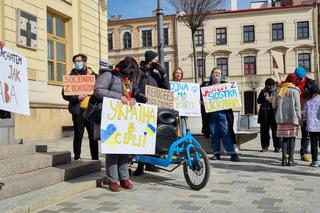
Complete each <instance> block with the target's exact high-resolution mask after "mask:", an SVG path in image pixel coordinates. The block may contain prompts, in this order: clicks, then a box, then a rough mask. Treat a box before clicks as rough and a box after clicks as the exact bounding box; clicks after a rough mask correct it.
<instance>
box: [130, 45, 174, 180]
mask: <svg viewBox="0 0 320 213" xmlns="http://www.w3.org/2000/svg"><path fill="white" fill-rule="evenodd" d="M144 57H145V60H144V61H141V63H140V70H139V72H138V73H136V74H135V77H134V81H133V93H134V94H133V97H135V98H136V100H137V102H139V103H147V102H148V98H147V97H146V96H145V90H146V85H149V86H153V87H159V88H162V89H168V90H169V89H170V84H169V79H168V76H167V73H166V71H165V70H164V69H163V67H162V66H161V65H160V64H159V56H158V53H156V52H154V51H151V50H148V51H146V52H145V54H144ZM146 170H148V171H152V172H158V171H159V170H158V169H156V168H155V167H154V166H153V165H149V164H147V165H146ZM143 173H144V164H143V163H138V167H137V169H136V170H135V171H134V173H133V175H134V176H140V175H142V174H143Z"/></svg>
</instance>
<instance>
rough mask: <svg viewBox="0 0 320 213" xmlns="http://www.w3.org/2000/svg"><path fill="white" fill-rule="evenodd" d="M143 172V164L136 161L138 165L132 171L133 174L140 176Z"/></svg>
mask: <svg viewBox="0 0 320 213" xmlns="http://www.w3.org/2000/svg"><path fill="white" fill-rule="evenodd" d="M143 173H144V164H143V163H138V167H137V169H136V171H134V172H133V176H140V175H143Z"/></svg>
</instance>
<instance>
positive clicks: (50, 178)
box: [0, 160, 101, 200]
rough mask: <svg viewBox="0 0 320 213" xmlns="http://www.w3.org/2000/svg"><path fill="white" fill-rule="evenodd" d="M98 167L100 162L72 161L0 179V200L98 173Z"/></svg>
mask: <svg viewBox="0 0 320 213" xmlns="http://www.w3.org/2000/svg"><path fill="white" fill-rule="evenodd" d="M100 166H101V162H100V161H92V160H88V161H85V160H81V161H72V162H71V163H68V164H62V165H58V166H55V167H50V168H45V169H40V170H37V171H32V172H27V173H24V174H18V175H13V176H9V177H5V178H0V182H2V183H3V184H4V186H2V188H1V190H0V200H4V199H7V198H10V197H14V196H17V195H21V194H23V193H26V192H31V191H34V190H37V189H41V188H44V187H47V186H50V185H53V184H57V183H59V182H62V181H64V180H69V179H71V178H75V177H78V176H81V175H85V174H89V173H92V172H95V171H99V170H100V168H101V167H100Z"/></svg>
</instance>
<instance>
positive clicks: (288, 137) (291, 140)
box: [272, 73, 301, 166]
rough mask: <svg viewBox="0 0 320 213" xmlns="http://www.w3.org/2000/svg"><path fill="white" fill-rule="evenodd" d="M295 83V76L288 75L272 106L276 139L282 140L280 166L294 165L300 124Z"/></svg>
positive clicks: (298, 94)
mask: <svg viewBox="0 0 320 213" xmlns="http://www.w3.org/2000/svg"><path fill="white" fill-rule="evenodd" d="M295 81H296V76H295V74H293V73H291V74H289V75H288V76H287V78H286V80H285V83H283V84H282V85H281V88H280V90H279V91H278V92H277V95H276V97H275V100H274V102H273V104H272V107H273V109H275V116H276V122H277V137H279V138H282V163H281V165H282V166H294V165H295V163H294V157H293V156H294V148H295V139H296V137H297V135H298V130H299V125H300V124H301V108H300V91H299V88H298V87H296V86H295V84H294V83H295ZM287 152H288V153H287ZM287 154H289V158H288V157H287Z"/></svg>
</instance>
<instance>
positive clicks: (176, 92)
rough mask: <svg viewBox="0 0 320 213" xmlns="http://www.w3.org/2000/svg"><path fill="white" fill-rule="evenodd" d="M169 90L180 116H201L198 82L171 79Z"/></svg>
mask: <svg viewBox="0 0 320 213" xmlns="http://www.w3.org/2000/svg"><path fill="white" fill-rule="evenodd" d="M170 90H171V91H172V92H173V105H174V109H175V110H177V111H178V112H179V115H180V116H201V108H200V86H199V84H194V83H185V82H174V81H171V82H170Z"/></svg>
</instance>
